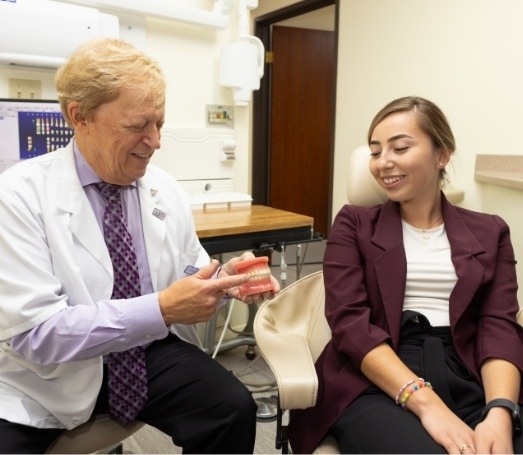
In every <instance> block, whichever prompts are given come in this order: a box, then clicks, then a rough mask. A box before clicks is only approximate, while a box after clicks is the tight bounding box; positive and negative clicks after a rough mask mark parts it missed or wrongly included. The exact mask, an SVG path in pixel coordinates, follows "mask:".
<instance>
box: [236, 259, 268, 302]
mask: <svg viewBox="0 0 523 455" xmlns="http://www.w3.org/2000/svg"><path fill="white" fill-rule="evenodd" d="M268 263H269V258H268V257H267V256H260V257H258V258H254V259H246V260H245V261H239V262H237V263H236V264H235V266H234V268H235V269H236V273H237V274H239V275H241V274H244V273H245V274H247V275H249V281H248V282H247V283H244V284H242V285H241V286H240V296H241V297H245V296H246V295H252V294H260V293H262V292H267V291H272V290H273V289H274V286H273V285H272V282H271V269H270V268H269V266H268Z"/></svg>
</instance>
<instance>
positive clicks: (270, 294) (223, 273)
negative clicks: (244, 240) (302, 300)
mask: <svg viewBox="0 0 523 455" xmlns="http://www.w3.org/2000/svg"><path fill="white" fill-rule="evenodd" d="M254 257H255V256H254V254H252V253H251V252H249V251H247V252H245V253H243V254H242V255H241V256H240V257H235V258H232V259H231V260H230V261H229V262H227V263H226V264H224V265H223V266H222V268H221V269H220V273H219V274H218V277H219V278H220V277H227V276H234V274H235V273H236V269H235V268H234V264H236V263H237V262H239V261H245V260H247V259H253V258H254ZM271 283H272V285H273V290H272V291H267V292H263V293H261V294H254V295H247V296H245V297H241V296H240V290H239V289H238V286H240V285H239V284H237V285H235V286H231V287H230V288H228V289H227V295H229V296H231V297H233V298H235V299H237V300H241V301H242V302H244V303H261V302H263V301H264V300H266V299H267V300H270V299H272V298H274V296H275V295H276V294H278V292H280V283H279V282H278V280H277V279H276V278H274V277H273V276H272V275H271ZM240 284H243V283H240Z"/></svg>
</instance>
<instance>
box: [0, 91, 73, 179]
mask: <svg viewBox="0 0 523 455" xmlns="http://www.w3.org/2000/svg"><path fill="white" fill-rule="evenodd" d="M72 136H73V130H72V129H71V128H69V126H67V123H66V122H65V119H64V117H63V115H62V112H61V110H60V104H59V103H58V101H54V100H20V99H15V98H7V99H2V98H0V173H1V172H3V171H4V170H6V169H7V168H8V167H10V166H12V165H13V164H15V163H17V162H18V161H21V160H25V159H28V158H33V157H35V156H38V155H43V154H44V153H49V152H52V151H53V150H56V149H57V148H60V147H64V146H65V145H67V143H68V142H69V141H70V140H71V138H72Z"/></svg>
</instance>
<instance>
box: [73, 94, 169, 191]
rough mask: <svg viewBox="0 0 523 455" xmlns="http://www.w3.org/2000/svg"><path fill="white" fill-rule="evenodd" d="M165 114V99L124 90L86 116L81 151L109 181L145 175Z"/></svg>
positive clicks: (121, 182)
mask: <svg viewBox="0 0 523 455" xmlns="http://www.w3.org/2000/svg"><path fill="white" fill-rule="evenodd" d="M164 117H165V107H164V101H163V100H162V101H161V102H158V100H157V99H154V98H153V97H147V96H146V97H144V96H143V93H140V90H139V89H138V90H130V89H127V90H123V91H122V93H121V94H120V96H119V97H118V98H117V99H115V100H114V101H111V102H108V103H105V104H102V105H101V106H99V107H98V108H97V109H96V110H95V111H94V113H93V115H92V118H90V119H85V121H84V122H85V123H84V127H83V128H81V132H78V131H77V133H79V134H81V135H82V136H83V137H82V138H79V139H81V144H82V145H81V151H82V153H83V155H84V156H85V158H86V160H87V162H88V163H89V164H90V165H91V167H92V168H93V170H94V171H95V172H96V174H97V175H98V176H99V177H100V178H101V179H102V180H103V181H105V182H108V183H113V184H116V185H129V184H131V183H132V182H134V181H135V180H137V179H139V178H141V177H143V175H144V174H145V171H146V169H147V165H148V164H149V161H150V159H151V157H152V155H153V153H154V151H155V150H156V149H158V148H159V147H160V129H161V128H162V126H163V123H164Z"/></svg>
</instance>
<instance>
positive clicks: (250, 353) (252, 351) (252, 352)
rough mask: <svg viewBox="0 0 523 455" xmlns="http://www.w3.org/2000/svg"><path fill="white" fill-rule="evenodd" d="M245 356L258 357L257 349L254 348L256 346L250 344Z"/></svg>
mask: <svg viewBox="0 0 523 455" xmlns="http://www.w3.org/2000/svg"><path fill="white" fill-rule="evenodd" d="M245 357H247V358H248V359H249V360H254V358H255V357H256V351H255V349H254V346H249V347H248V348H247V351H245Z"/></svg>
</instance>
